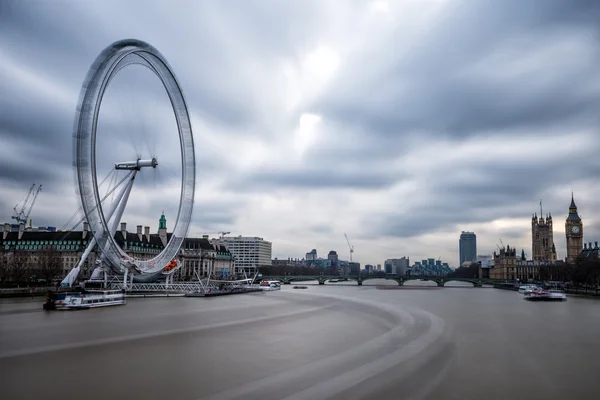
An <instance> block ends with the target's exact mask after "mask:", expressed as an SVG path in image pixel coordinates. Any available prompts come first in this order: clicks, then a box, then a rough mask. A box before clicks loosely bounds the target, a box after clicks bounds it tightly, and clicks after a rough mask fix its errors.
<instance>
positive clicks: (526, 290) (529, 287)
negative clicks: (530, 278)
mask: <svg viewBox="0 0 600 400" xmlns="http://www.w3.org/2000/svg"><path fill="white" fill-rule="evenodd" d="M536 289H539V287H538V286H536V285H521V286H519V293H521V294H525V293H531V292H532V291H534V290H536Z"/></svg>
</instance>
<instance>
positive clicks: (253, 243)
mask: <svg viewBox="0 0 600 400" xmlns="http://www.w3.org/2000/svg"><path fill="white" fill-rule="evenodd" d="M218 241H219V242H220V243H223V244H225V246H226V247H227V249H228V250H229V251H230V252H231V254H232V255H233V257H234V259H235V269H236V272H238V273H241V272H242V271H246V272H247V273H251V274H253V273H254V272H256V270H257V269H258V268H259V267H262V266H270V265H271V254H272V251H273V249H272V244H271V242H267V241H266V240H263V238H260V237H256V236H252V237H249V236H233V237H227V236H225V237H223V238H220V239H218Z"/></svg>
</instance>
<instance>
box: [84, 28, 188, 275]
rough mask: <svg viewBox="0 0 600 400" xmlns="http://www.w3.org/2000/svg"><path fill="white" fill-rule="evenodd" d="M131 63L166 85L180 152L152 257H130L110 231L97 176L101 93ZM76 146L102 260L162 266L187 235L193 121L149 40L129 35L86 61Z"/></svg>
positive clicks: (152, 269) (118, 266) (120, 265)
mask: <svg viewBox="0 0 600 400" xmlns="http://www.w3.org/2000/svg"><path fill="white" fill-rule="evenodd" d="M134 64H138V65H143V66H145V67H147V68H149V69H150V70H151V71H153V72H154V74H155V75H156V76H157V77H158V78H159V79H160V81H161V83H162V84H163V86H164V88H165V90H166V91H167V94H168V96H169V99H170V101H171V105H172V108H173V112H174V114H175V120H176V122H177V129H178V132H179V140H180V145H181V157H182V174H181V193H180V199H179V208H178V211H177V219H176V222H175V226H174V228H173V232H172V234H171V236H170V238H169V240H168V243H167V245H166V246H165V247H164V248H163V250H162V251H161V252H160V253H159V254H158V255H157V256H155V257H154V258H152V259H150V260H137V259H134V258H133V257H130V256H129V255H127V254H126V253H125V251H124V250H123V249H122V248H121V247H120V246H119V245H118V244H117V242H116V241H115V240H114V237H113V236H112V235H110V234H109V232H110V230H109V227H108V224H107V220H106V218H105V216H104V212H103V208H102V205H101V203H100V193H99V190H98V179H97V176H96V131H97V125H98V115H99V111H100V105H101V103H102V98H103V96H104V93H105V91H106V89H107V87H108V85H109V83H110V81H111V80H112V79H113V78H114V77H115V76H116V75H117V74H118V72H119V71H120V70H121V69H123V68H125V67H127V66H129V65H134ZM74 147H75V149H74V150H75V166H76V173H77V184H78V187H79V193H80V199H81V203H82V207H83V210H84V212H85V216H86V219H87V221H88V223H89V229H90V231H91V232H92V233H93V235H94V237H95V238H96V241H97V244H98V249H99V251H100V252H102V254H103V256H104V259H105V261H107V262H108V264H109V265H110V266H111V267H112V268H113V270H114V271H115V272H117V273H120V274H122V273H124V272H125V270H126V268H127V266H126V265H125V264H126V262H129V263H131V264H133V266H134V267H135V269H136V270H137V271H138V272H140V273H143V274H152V273H156V272H159V271H161V270H162V269H163V268H164V267H165V266H166V265H167V263H168V262H169V261H171V260H172V259H174V258H175V257H176V256H177V253H178V252H179V249H180V248H181V245H182V243H183V240H184V238H185V236H186V235H187V232H188V229H189V225H190V222H191V216H192V210H193V204H194V191H195V181H196V176H195V174H196V167H195V154H194V140H193V135H192V127H191V122H190V118H189V113H188V110H187V105H186V102H185V98H184V96H183V92H182V90H181V87H180V85H179V83H178V82H177V79H176V77H175V74H174V73H173V72H172V70H171V68H170V67H169V64H168V63H167V61H166V60H165V58H164V57H163V56H162V54H160V52H159V51H158V50H156V49H155V48H154V47H152V46H151V45H149V44H148V43H145V42H142V41H139V40H134V39H127V40H121V41H118V42H115V43H113V44H112V45H110V46H108V47H107V48H106V49H105V50H104V51H102V53H100V55H99V56H98V57H97V58H96V60H95V61H94V63H93V64H92V66H91V67H90V70H89V71H88V74H87V76H86V79H85V81H84V83H83V86H82V88H81V93H80V97H79V103H78V106H77V112H76V116H75V128H74ZM125 239H126V238H125Z"/></svg>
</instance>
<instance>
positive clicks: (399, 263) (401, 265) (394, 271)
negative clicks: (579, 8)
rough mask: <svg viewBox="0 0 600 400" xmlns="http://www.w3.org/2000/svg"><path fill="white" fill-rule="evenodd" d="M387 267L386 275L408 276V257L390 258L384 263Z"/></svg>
mask: <svg viewBox="0 0 600 400" xmlns="http://www.w3.org/2000/svg"><path fill="white" fill-rule="evenodd" d="M383 265H384V266H385V273H386V274H391V275H406V270H407V269H408V267H409V265H410V260H409V258H408V257H402V258H389V259H387V260H385V262H384V263H383Z"/></svg>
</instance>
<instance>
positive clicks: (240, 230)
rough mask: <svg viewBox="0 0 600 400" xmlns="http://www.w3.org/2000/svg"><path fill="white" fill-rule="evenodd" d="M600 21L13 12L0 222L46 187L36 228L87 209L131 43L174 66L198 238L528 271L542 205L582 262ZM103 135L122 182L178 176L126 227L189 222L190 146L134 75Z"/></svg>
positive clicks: (404, 9) (468, 6) (337, 12)
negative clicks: (146, 164) (193, 180)
mask: <svg viewBox="0 0 600 400" xmlns="http://www.w3.org/2000/svg"><path fill="white" fill-rule="evenodd" d="M142 4H143V7H141V6H140V5H142ZM132 15H135V18H134V19H132V18H131V16H132ZM598 21H600V5H598V4H597V3H596V2H590V1H586V0H571V1H569V0H549V1H544V2H535V4H534V3H530V2H523V1H518V0H504V1H492V0H480V1H467V0H454V1H453V0H408V1H406V0H403V1H400V0H398V1H392V0H389V1H384V0H373V1H367V0H357V1H353V2H348V1H345V0H332V1H326V2H323V1H321V0H306V1H297V2H272V1H267V0H249V1H244V2H239V1H227V0H225V1H220V2H216V1H215V2H204V1H198V2H192V1H178V0H173V1H169V2H165V1H158V0H156V1H155V0H147V1H146V0H144V1H141V0H140V1H117V0H106V1H96V2H82V1H75V0H72V1H70V0H60V1H43V0H8V1H6V0H5V1H3V2H2V3H1V4H0V141H1V142H2V146H0V188H1V189H2V197H1V198H0V222H5V221H6V222H11V221H12V220H11V215H12V207H13V206H14V205H15V204H16V203H17V201H18V200H19V199H21V197H22V196H23V195H24V194H25V192H26V191H27V190H28V189H29V187H30V186H31V184H32V183H33V182H36V183H38V184H43V186H44V187H43V190H42V192H41V193H40V196H39V198H38V200H37V203H36V205H35V208H34V210H33V212H32V218H33V220H34V224H35V225H52V226H58V227H60V226H62V225H63V224H64V223H65V222H66V221H67V220H68V219H69V217H70V216H71V214H72V213H73V212H74V211H75V210H76V209H77V208H78V206H79V200H78V197H77V194H76V192H75V186H74V183H73V169H72V142H71V141H72V130H73V119H74V115H75V107H76V104H77V100H78V96H79V91H80V88H81V84H82V82H83V80H84V77H85V74H86V73H87V70H88V68H89V67H90V65H91V63H92V62H93V60H94V59H95V57H96V56H97V55H98V54H99V53H100V51H102V50H103V49H104V48H105V47H106V46H108V45H109V44H111V43H112V42H114V41H116V40H119V39H123V38H130V37H132V38H137V39H140V40H144V41H147V42H148V43H150V44H152V45H153V46H155V47H156V48H157V49H158V50H159V51H161V52H162V53H163V55H164V56H165V57H166V59H167V60H168V61H169V63H170V65H171V66H172V68H173V70H174V72H175V74H176V75H177V78H178V80H179V82H180V84H181V86H182V87H183V90H184V94H185V96H186V100H187V103H188V107H189V109H190V113H191V117H192V124H193V130H194V136H195V144H196V157H197V177H198V180H197V193H196V204H195V209H194V218H193V223H192V224H193V226H192V228H191V229H190V232H189V234H190V236H200V235H201V234H202V233H211V234H214V235H215V236H216V235H217V232H219V231H228V232H231V235H244V236H259V237H263V238H264V239H265V240H268V241H271V242H273V257H278V258H288V257H293V258H296V257H297V258H302V257H304V255H305V254H306V252H308V251H310V250H311V249H313V248H316V249H318V251H319V252H321V251H323V252H325V251H327V252H328V251H329V250H336V251H337V253H338V254H339V256H340V258H342V259H348V258H349V255H348V248H347V244H346V241H345V238H344V233H347V234H348V237H349V238H350V240H351V242H352V244H353V245H354V246H355V252H354V254H353V259H354V260H356V261H358V262H361V264H363V265H364V264H374V265H376V264H383V261H384V260H385V259H387V258H399V257H402V256H407V257H410V258H411V260H420V259H424V258H428V257H434V258H436V259H437V258H438V257H442V260H444V261H447V262H449V263H450V264H451V265H452V266H456V263H457V260H458V259H459V254H458V253H459V249H458V239H459V237H460V234H461V232H462V231H471V232H474V233H475V234H476V235H477V253H479V254H491V253H492V252H493V251H494V250H495V249H496V245H497V244H499V243H500V239H502V241H503V242H504V243H505V244H508V245H510V246H511V247H514V248H516V249H517V250H518V251H519V252H520V251H521V248H523V249H525V252H526V253H527V255H528V256H530V255H531V216H532V214H534V213H536V212H538V213H539V201H540V199H543V205H544V207H543V208H544V214H546V213H547V212H549V213H552V216H553V219H554V242H555V245H556V249H557V253H558V257H559V258H564V257H565V255H566V247H565V244H566V243H565V234H564V221H565V218H566V216H567V214H568V207H569V204H570V201H571V192H574V196H575V202H576V204H577V206H578V208H579V215H580V216H581V218H582V219H583V225H584V235H585V236H584V242H586V243H587V242H590V241H592V242H593V241H600V196H599V195H598V193H599V191H600V178H599V176H600V157H598V154H599V151H600V24H598ZM131 104H133V106H134V107H133V108H134V109H132V110H131V109H128V108H127V107H126V106H124V105H131ZM101 124H102V134H101V137H100V138H99V142H98V146H99V149H100V153H101V154H102V156H101V157H100V158H99V162H102V163H103V165H102V168H100V169H103V168H104V172H105V171H106V170H107V168H110V165H111V162H113V161H114V159H118V160H120V161H128V160H129V159H135V158H136V157H137V156H138V155H141V156H146V155H148V154H150V155H155V154H156V155H157V158H158V159H159V168H158V169H159V170H160V171H159V172H157V173H152V172H151V173H150V174H141V175H143V176H142V177H141V178H140V182H139V184H138V182H136V185H137V186H136V188H135V189H134V193H132V199H133V200H132V204H134V206H133V207H130V208H129V209H128V210H127V212H126V214H125V216H124V219H123V221H124V222H127V224H128V227H129V229H131V230H133V229H135V226H136V225H138V224H141V225H150V226H152V227H153V230H154V229H155V227H157V225H158V218H159V217H160V214H161V212H162V210H163V209H165V214H166V216H167V224H169V223H172V222H173V221H174V220H175V215H174V213H175V210H176V205H177V200H178V190H179V186H178V184H179V182H178V179H179V177H178V168H179V167H178V158H177V157H178V143H177V142H176V135H175V133H174V132H173V127H174V125H173V121H172V117H171V116H170V115H169V112H168V99H166V96H165V94H164V92H163V91H162V89H161V88H160V86H157V84H156V82H155V81H152V80H151V77H150V76H149V75H147V74H144V73H141V74H136V73H135V71H133V72H127V71H123V75H122V76H121V77H119V79H117V80H115V82H114V88H113V87H111V92H110V93H108V94H107V98H106V105H105V106H103V109H102V121H101ZM101 175H102V177H103V176H104V174H101ZM168 226H170V225H168ZM321 249H323V250H321Z"/></svg>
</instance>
